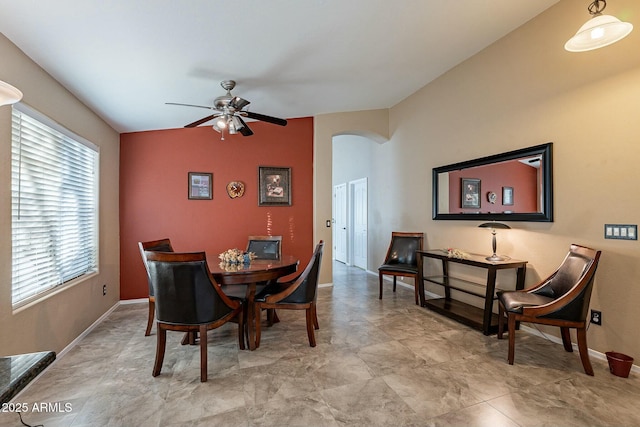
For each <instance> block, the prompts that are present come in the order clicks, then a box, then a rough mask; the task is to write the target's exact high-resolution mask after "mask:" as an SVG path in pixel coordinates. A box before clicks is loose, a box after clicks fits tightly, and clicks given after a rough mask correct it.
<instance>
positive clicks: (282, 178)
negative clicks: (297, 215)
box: [258, 166, 291, 206]
mask: <svg viewBox="0 0 640 427" xmlns="http://www.w3.org/2000/svg"><path fill="white" fill-rule="evenodd" d="M258 188H259V191H258V206H291V168H282V167H271V166H258Z"/></svg>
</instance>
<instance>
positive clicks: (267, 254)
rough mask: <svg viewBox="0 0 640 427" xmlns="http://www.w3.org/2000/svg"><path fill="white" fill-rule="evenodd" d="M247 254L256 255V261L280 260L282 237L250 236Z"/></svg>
mask: <svg viewBox="0 0 640 427" xmlns="http://www.w3.org/2000/svg"><path fill="white" fill-rule="evenodd" d="M247 252H253V253H254V254H256V259H280V258H282V236H249V239H248V242H247Z"/></svg>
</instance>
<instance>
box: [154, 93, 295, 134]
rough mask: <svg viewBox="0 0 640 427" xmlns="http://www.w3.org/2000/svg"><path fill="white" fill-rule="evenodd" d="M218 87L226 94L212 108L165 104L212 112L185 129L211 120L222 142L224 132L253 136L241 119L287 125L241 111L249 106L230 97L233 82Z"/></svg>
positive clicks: (282, 120) (269, 117)
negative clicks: (246, 118) (204, 109)
mask: <svg viewBox="0 0 640 427" xmlns="http://www.w3.org/2000/svg"><path fill="white" fill-rule="evenodd" d="M220 86H222V88H223V89H225V90H226V91H227V93H226V95H222V96H219V97H217V98H216V99H215V100H214V101H213V107H207V106H205V105H193V104H179V103H176V102H167V103H166V104H167V105H181V106H185V107H198V108H206V109H208V110H214V111H215V113H213V114H211V115H209V116H207V117H203V118H201V119H200V120H196V121H195V122H193V123H189V124H188V125H186V126H185V127H186V128H194V127H196V126H199V125H201V124H203V123H206V122H208V121H211V120H213V129H215V130H216V131H217V132H220V133H221V134H222V140H224V133H225V131H226V132H228V133H229V134H230V135H235V134H237V133H238V132H239V133H240V134H242V136H251V135H253V131H252V130H251V129H250V128H249V126H247V123H246V122H245V121H244V120H243V119H242V118H243V117H249V118H250V119H254V120H260V121H263V122H267V123H272V124H274V125H278V126H286V125H287V121H286V120H284V119H279V118H277V117H271V116H267V115H264V114H259V113H254V112H251V111H246V110H243V108H245V107H246V106H247V105H249V103H250V102H249V101H247V100H246V99H242V98H240V97H239V96H233V95H231V91H232V90H233V88H234V87H235V86H236V82H235V81H234V80H223V81H222V82H220Z"/></svg>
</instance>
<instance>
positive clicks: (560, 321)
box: [498, 244, 601, 375]
mask: <svg viewBox="0 0 640 427" xmlns="http://www.w3.org/2000/svg"><path fill="white" fill-rule="evenodd" d="M600 253H601V251H596V250H595V249H591V248H587V247H584V246H579V245H575V244H573V245H571V247H570V249H569V253H568V254H567V255H566V257H565V258H564V261H563V262H562V264H561V265H560V267H559V268H558V269H557V270H556V271H555V272H554V273H553V274H551V276H549V277H547V278H546V279H545V280H543V281H542V282H540V283H539V284H538V285H536V286H534V287H532V288H529V289H524V290H521V291H499V292H498V310H499V320H498V339H502V335H503V332H504V318H505V315H506V316H507V323H508V328H509V329H508V332H509V355H508V361H509V364H510V365H513V360H514V353H515V331H516V322H529V323H539V324H542V325H551V326H559V327H560V332H561V336H562V343H563V345H564V349H565V350H566V351H568V352H572V351H573V347H572V345H571V335H570V333H569V329H570V328H575V329H576V331H577V338H578V349H579V350H580V360H581V361H582V366H583V368H584V371H585V373H586V374H587V375H593V368H592V367H591V362H590V361H589V352H588V347H587V312H588V310H589V301H590V299H591V291H592V290H593V280H594V277H595V274H596V269H597V267H598V261H599V259H600Z"/></svg>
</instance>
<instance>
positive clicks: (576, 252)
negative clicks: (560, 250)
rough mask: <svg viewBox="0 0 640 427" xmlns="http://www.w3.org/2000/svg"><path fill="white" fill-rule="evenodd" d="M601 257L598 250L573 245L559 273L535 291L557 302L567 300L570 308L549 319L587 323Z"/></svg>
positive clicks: (559, 311)
mask: <svg viewBox="0 0 640 427" xmlns="http://www.w3.org/2000/svg"><path fill="white" fill-rule="evenodd" d="M600 254H601V251H596V250H595V249H591V248H587V247H584V246H579V245H575V244H573V245H571V248H570V249H569V253H568V254H567V256H566V257H565V259H564V261H563V262H562V264H561V265H560V267H558V270H556V272H555V273H554V274H553V275H551V277H550V278H549V279H547V281H546V282H545V283H544V285H542V286H541V287H540V288H539V289H537V290H536V291H535V293H536V294H539V295H544V296H547V297H551V298H554V299H558V298H561V297H564V296H565V295H566V296H567V304H566V305H564V306H563V307H562V308H561V309H560V310H558V311H557V312H555V313H553V315H549V317H553V318H556V319H565V320H574V321H575V320H585V319H586V317H587V312H588V309H589V301H590V300H591V291H592V290H593V281H594V278H595V274H596V269H597V267H598V261H599V260H600Z"/></svg>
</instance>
